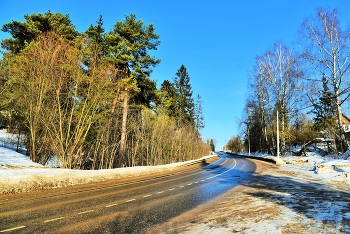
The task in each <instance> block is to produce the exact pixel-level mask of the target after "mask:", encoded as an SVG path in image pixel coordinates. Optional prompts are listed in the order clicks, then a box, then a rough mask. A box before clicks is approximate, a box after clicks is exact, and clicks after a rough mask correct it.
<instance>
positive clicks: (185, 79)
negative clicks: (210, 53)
mask: <svg viewBox="0 0 350 234" xmlns="http://www.w3.org/2000/svg"><path fill="white" fill-rule="evenodd" d="M174 84H175V89H176V91H177V100H176V112H175V113H176V114H175V116H176V119H177V125H178V127H181V126H184V125H192V126H195V115H194V100H193V97H192V86H191V84H190V76H189V74H188V72H187V69H186V67H185V66H184V65H181V67H180V68H179V70H178V71H177V72H176V76H175V77H174Z"/></svg>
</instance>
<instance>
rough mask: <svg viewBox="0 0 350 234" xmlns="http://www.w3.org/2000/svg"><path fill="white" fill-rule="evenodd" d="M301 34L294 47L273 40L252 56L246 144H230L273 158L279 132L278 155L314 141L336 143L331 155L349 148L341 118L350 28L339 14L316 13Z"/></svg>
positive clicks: (346, 91)
mask: <svg viewBox="0 0 350 234" xmlns="http://www.w3.org/2000/svg"><path fill="white" fill-rule="evenodd" d="M299 33H300V40H299V41H298V43H297V46H296V47H294V48H291V47H288V46H286V45H285V44H283V43H282V42H276V43H274V45H273V46H272V47H271V48H269V49H268V50H266V52H265V53H263V54H261V55H258V56H256V59H255V61H256V62H255V66H254V68H253V70H252V71H251V72H250V75H249V77H248V83H249V87H248V90H249V95H248V98H247V101H246V105H245V109H244V113H243V118H242V121H241V126H242V128H243V129H244V133H245V135H244V139H243V141H244V142H242V143H239V141H238V140H237V139H236V138H233V139H232V140H231V146H232V145H235V147H236V148H238V149H241V150H243V148H244V149H245V150H246V151H248V150H250V151H252V152H256V151H264V152H269V153H270V154H275V155H276V149H277V139H278V138H277V133H279V145H280V152H281V154H284V153H285V151H286V149H287V148H288V147H290V146H295V145H305V144H306V143H308V142H310V141H311V140H312V139H314V138H316V137H319V138H321V137H323V138H328V139H333V140H334V141H333V143H332V145H331V147H330V148H331V150H330V152H333V153H335V152H344V151H345V150H346V149H347V143H346V139H345V130H344V127H343V121H342V120H343V105H344V103H346V101H347V100H348V98H349V96H350V93H349V91H350V88H349V87H350V83H349V82H350V77H349V71H350V70H349V68H350V61H349V57H350V37H349V36H350V30H349V28H345V29H344V28H343V27H342V25H341V24H340V22H339V19H338V12H337V10H328V9H319V10H318V11H317V14H316V16H315V17H310V18H307V19H306V20H305V21H304V22H303V23H302V25H301V27H300V31H299ZM277 124H278V125H279V128H278V129H279V132H277V126H276V125H277ZM234 142H235V144H233V143H234ZM243 145H244V147H243ZM238 146H239V147H238ZM232 147H233V146H232ZM330 152H329V153H330Z"/></svg>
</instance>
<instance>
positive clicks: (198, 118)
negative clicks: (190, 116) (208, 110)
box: [195, 94, 205, 132]
mask: <svg viewBox="0 0 350 234" xmlns="http://www.w3.org/2000/svg"><path fill="white" fill-rule="evenodd" d="M195 123H196V129H197V131H198V132H199V131H200V130H201V129H203V128H204V127H205V124H204V116H203V108H202V97H201V96H200V95H199V94H198V95H197V100H196V104H195Z"/></svg>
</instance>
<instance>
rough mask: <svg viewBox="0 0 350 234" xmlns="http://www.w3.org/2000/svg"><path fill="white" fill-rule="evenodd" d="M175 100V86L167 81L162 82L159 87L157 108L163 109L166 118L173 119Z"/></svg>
mask: <svg viewBox="0 0 350 234" xmlns="http://www.w3.org/2000/svg"><path fill="white" fill-rule="evenodd" d="M176 100H177V93H176V89H175V85H174V84H173V83H171V82H170V81H169V80H164V82H163V83H162V84H161V87H160V92H159V100H158V102H159V104H158V106H159V107H160V108H161V109H163V110H164V111H165V113H166V114H167V115H168V116H170V117H175V116H176V114H175V113H176V111H175V110H176Z"/></svg>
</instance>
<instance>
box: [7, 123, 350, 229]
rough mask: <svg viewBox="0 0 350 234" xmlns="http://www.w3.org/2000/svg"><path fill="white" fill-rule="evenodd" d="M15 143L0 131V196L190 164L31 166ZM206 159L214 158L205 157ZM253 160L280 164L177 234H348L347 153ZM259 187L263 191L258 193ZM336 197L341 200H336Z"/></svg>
mask: <svg viewBox="0 0 350 234" xmlns="http://www.w3.org/2000/svg"><path fill="white" fill-rule="evenodd" d="M9 139H14V140H12V141H10V140H9ZM11 142H12V143H11ZM15 142H16V138H15V137H13V136H12V137H11V136H10V135H8V134H7V133H6V132H5V131H4V130H0V143H1V145H0V194H4V193H15V192H26V191H31V190H34V189H46V188H55V187H64V186H69V185H74V184H83V183H89V182H97V181H104V180H108V179H116V178H125V177H131V176H137V175H142V174H149V173H154V172H160V171H164V170H172V169H174V167H178V166H181V165H184V164H186V163H191V162H182V163H174V164H168V165H163V166H151V167H133V168H118V169H106V170H96V171H88V170H85V171H79V170H69V169H61V168H50V167H45V166H42V165H40V164H37V163H33V162H32V161H31V160H30V159H29V157H28V156H25V155H24V154H20V153H17V152H15V149H16V147H15ZM22 150H23V149H22ZM22 152H24V151H22ZM208 157H212V155H211V156H206V157H204V158H208ZM250 157H254V158H259V159H260V158H267V159H270V160H273V161H275V162H276V165H275V166H273V167H270V166H269V165H270V164H265V165H266V166H263V168H257V172H256V175H257V176H258V177H257V178H259V176H261V179H255V180H254V181H252V182H253V183H252V184H254V183H255V185H254V186H253V185H249V184H243V185H241V186H238V187H237V188H234V189H232V191H230V192H229V193H227V194H225V199H222V200H220V199H217V200H216V201H214V203H211V206H212V207H210V204H209V205H208V207H209V208H208V209H206V210H203V208H202V210H200V209H199V208H198V209H199V211H197V212H200V213H198V214H196V215H192V217H196V218H194V219H193V220H192V221H191V222H187V224H185V225H182V226H181V225H180V226H176V225H175V224H174V227H176V228H177V231H178V232H183V233H232V232H239V233H260V231H262V232H264V233H298V231H300V232H302V233H350V224H349V225H347V224H344V220H347V219H349V220H350V205H349V204H350V201H343V200H342V199H340V198H342V197H348V193H349V191H350V189H348V188H349V187H348V186H349V184H350V161H349V160H347V158H348V153H346V154H344V155H340V156H336V157H332V156H326V157H325V156H321V155H320V154H318V153H312V152H309V153H307V156H303V157H297V156H283V157H280V158H279V159H277V158H276V157H274V156H269V155H265V154H254V155H250ZM335 158H340V159H335ZM262 165H264V164H262ZM275 178H277V179H275ZM280 178H283V179H280ZM269 183H270V185H267V184H269ZM264 184H265V185H266V186H265V187H264V186H263V185H264ZM338 185H339V186H338ZM256 186H261V188H260V189H256ZM274 186H276V187H274ZM288 186H289V187H292V188H293V189H291V190H288V191H287V192H286V191H284V190H283V191H282V190H278V189H279V188H283V187H288ZM305 186H309V187H310V189H307V190H310V191H312V190H314V189H315V190H317V193H318V192H320V193H327V194H326V195H325V196H326V197H330V201H329V200H325V199H319V198H315V199H314V200H312V199H311V198H310V197H309V196H310V195H309V193H303V192H301V190H300V191H299V190H298V188H301V187H305ZM261 194H264V195H261ZM333 196H334V197H337V199H333V200H332V197H333ZM305 201H306V203H305ZM213 206H214V207H213ZM302 206H305V207H307V208H305V211H304V209H302V208H300V207H302ZM201 207H202V206H201ZM203 207H205V206H203ZM191 212H196V211H191ZM185 215H186V214H185ZM175 220H176V219H175ZM187 220H189V219H187ZM171 222H175V221H171ZM168 225H172V224H168ZM168 227H169V226H168ZM259 230H260V231H259Z"/></svg>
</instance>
